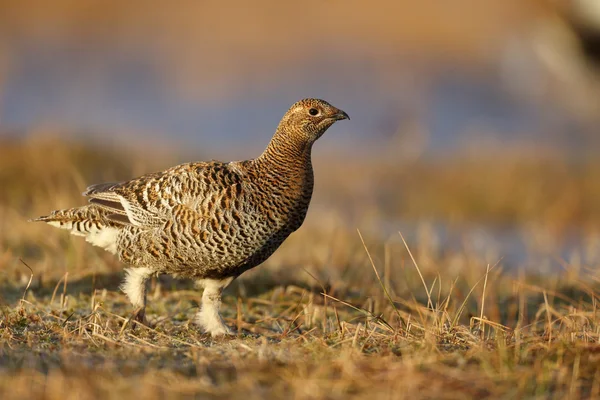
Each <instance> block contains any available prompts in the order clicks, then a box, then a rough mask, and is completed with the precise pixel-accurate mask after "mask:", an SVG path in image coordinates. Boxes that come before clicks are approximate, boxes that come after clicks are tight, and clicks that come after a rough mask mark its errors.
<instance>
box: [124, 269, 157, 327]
mask: <svg viewBox="0 0 600 400" xmlns="http://www.w3.org/2000/svg"><path fill="white" fill-rule="evenodd" d="M152 273H153V271H152V270H151V269H150V268H127V269H126V270H125V281H124V282H123V283H122V284H121V290H122V291H123V292H124V293H125V294H126V295H127V298H129V301H131V304H132V305H133V308H134V310H135V320H136V321H138V322H141V323H142V324H146V282H147V281H148V278H150V276H152Z"/></svg>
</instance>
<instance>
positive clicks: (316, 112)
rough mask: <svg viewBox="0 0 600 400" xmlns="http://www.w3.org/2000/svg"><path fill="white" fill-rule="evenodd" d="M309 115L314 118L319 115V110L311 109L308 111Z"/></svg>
mask: <svg viewBox="0 0 600 400" xmlns="http://www.w3.org/2000/svg"><path fill="white" fill-rule="evenodd" d="M308 113H309V114H310V115H312V116H313V117H314V116H315V115H319V110H317V109H316V108H311V109H310V110H308Z"/></svg>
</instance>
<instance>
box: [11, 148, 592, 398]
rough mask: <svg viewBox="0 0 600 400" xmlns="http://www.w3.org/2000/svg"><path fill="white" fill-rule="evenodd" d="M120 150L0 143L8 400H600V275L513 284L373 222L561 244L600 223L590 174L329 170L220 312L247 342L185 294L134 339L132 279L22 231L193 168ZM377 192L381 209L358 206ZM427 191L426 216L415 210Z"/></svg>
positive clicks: (158, 282)
mask: <svg viewBox="0 0 600 400" xmlns="http://www.w3.org/2000/svg"><path fill="white" fill-rule="evenodd" d="M124 154H126V152H124V151H123V152H122V153H120V152H119V151H116V150H114V149H108V150H102V149H100V150H98V149H96V150H92V149H91V148H90V147H86V146H85V145H80V144H66V143H60V142H57V141H52V140H49V139H43V140H42V139H31V140H28V141H15V142H9V141H4V142H3V143H2V144H1V147H0V187H1V188H2V190H1V191H0V287H1V292H0V293H1V295H0V300H1V301H2V316H1V317H0V336H1V338H0V369H1V371H0V397H1V398H3V399H12V398H29V399H36V398H44V399H53V398H60V399H65V398H77V399H85V398H124V397H126V396H128V395H135V396H138V397H140V398H149V399H153V398H165V397H182V398H183V397H186V398H188V397H198V398H205V397H206V398H227V399H231V398H246V399H251V398H267V397H272V398H298V399H302V398H329V399H341V398H343V399H347V398H362V397H369V398H372V399H380V398H381V399H383V398H385V399H388V398H394V399H396V398H436V399H438V398H461V399H463V398H494V399H496V398H507V399H508V398H560V399H563V398H593V397H599V396H600V368H599V366H600V362H599V361H600V346H599V344H598V342H599V334H600V318H599V317H598V316H597V300H598V298H599V297H598V293H599V292H598V289H599V286H600V285H599V276H598V273H597V271H596V270H595V267H596V266H597V265H596V264H593V263H592V264H586V262H583V261H582V262H581V263H579V264H578V265H570V264H569V263H568V262H566V261H564V260H558V261H560V262H561V263H562V265H563V267H564V268H563V269H562V270H561V271H559V272H557V273H556V274H553V275H540V274H535V273H534V272H535V271H529V272H527V271H526V272H521V273H513V272H507V271H505V267H506V266H505V265H504V262H503V260H501V259H500V260H498V259H494V260H489V259H485V258H484V257H482V256H480V255H477V254H476V253H474V252H472V251H471V250H470V248H469V244H468V243H465V245H464V248H463V249H462V250H460V251H456V250H447V249H438V248H437V247H436V246H434V245H433V244H432V243H433V242H434V240H433V239H432V237H429V236H427V235H421V236H420V237H419V238H418V239H417V240H409V241H408V243H406V244H405V242H404V241H403V239H402V238H401V237H400V235H399V234H397V233H394V234H393V235H392V236H391V237H381V236H380V235H377V234H376V233H377V229H376V226H373V225H369V223H370V221H375V220H377V218H378V217H381V216H382V215H383V216H387V218H388V219H389V220H390V221H391V222H390V221H388V222H390V223H392V224H393V223H394V222H393V221H396V218H402V219H415V220H418V219H420V218H423V217H424V216H426V217H432V216H434V217H436V218H439V219H449V220H459V221H468V220H469V219H477V218H482V217H484V216H485V221H486V222H489V223H492V222H494V223H499V222H502V223H503V224H512V225H515V226H517V227H522V226H525V225H527V224H530V223H536V224H538V226H542V228H541V229H544V231H545V229H546V227H555V228H553V229H552V230H549V232H550V233H549V234H556V235H561V234H562V232H563V231H564V229H565V228H564V227H566V226H576V225H579V226H580V225H581V221H590V222H597V218H598V217H597V215H596V212H597V211H596V210H594V208H593V207H592V203H591V201H592V199H594V198H595V197H594V196H598V195H597V194H596V193H600V180H598V179H593V177H595V176H597V174H598V173H599V171H600V168H598V167H597V166H596V165H594V164H593V163H586V162H582V163H579V164H578V165H577V166H576V167H572V166H569V164H568V163H566V162H561V163H557V162H556V160H555V162H549V161H548V159H545V157H542V156H540V157H537V158H535V159H531V158H530V159H529V160H527V161H523V159H522V158H520V157H519V156H518V155H515V154H513V155H512V156H514V157H512V158H511V155H510V154H505V155H504V157H503V161H504V164H503V166H502V168H500V167H494V165H495V164H493V163H492V164H490V163H489V162H487V161H488V160H482V161H481V162H480V163H479V164H477V160H476V159H475V158H471V159H467V161H465V159H464V158H461V159H460V160H452V159H450V160H445V161H444V164H443V166H444V168H441V167H440V165H441V161H439V160H438V161H437V164H436V163H433V162H427V161H420V162H415V164H414V165H412V166H410V168H403V169H402V170H401V171H400V170H398V169H396V168H390V165H389V164H388V165H377V164H372V163H371V164H368V163H366V162H365V163H364V164H363V165H361V166H360V168H358V167H357V170H356V171H349V170H348V169H347V168H349V166H347V165H342V164H338V163H337V162H333V161H330V163H331V165H330V168H327V169H324V168H321V170H317V177H318V179H321V180H320V181H319V184H318V187H317V194H318V197H317V199H316V204H315V207H314V208H313V209H312V210H311V213H310V216H309V219H308V220H307V223H306V226H304V227H303V228H302V229H301V230H300V231H299V232H298V233H296V234H294V235H293V236H292V237H291V238H290V239H289V241H288V242H286V244H285V245H284V246H283V247H282V249H280V250H279V251H278V252H277V253H276V254H275V255H274V256H273V257H272V258H271V259H270V260H269V261H268V262H267V263H266V265H265V266H262V267H260V268H258V269H256V270H254V271H251V272H249V273H248V274H245V275H244V276H243V277H242V278H240V279H239V280H238V281H237V282H235V283H234V284H233V285H232V287H231V288H230V289H228V290H227V291H226V294H225V298H224V310H223V313H224V316H225V319H226V321H227V323H228V324H229V325H230V326H232V327H235V328H237V332H238V335H237V337H235V338H233V339H226V340H214V339H211V338H209V337H207V336H205V335H203V334H201V333H199V332H198V330H197V329H196V328H195V327H194V326H193V325H190V324H189V323H188V321H189V319H190V317H191V316H192V315H193V313H194V312H195V311H196V309H197V307H198V303H197V302H198V300H199V293H198V292H197V291H196V290H195V289H194V288H193V286H192V285H191V284H189V283H187V282H179V281H174V280H172V279H169V278H166V277H165V278H163V277H161V278H160V279H154V280H153V281H152V282H151V287H150V298H149V310H148V316H149V320H150V322H151V324H152V327H151V328H148V327H144V326H138V327H137V328H136V329H135V330H132V329H131V321H128V318H129V316H130V315H131V311H132V310H131V309H130V307H129V305H128V304H127V301H126V299H125V297H124V295H123V294H122V293H120V292H119V291H118V289H117V287H118V284H119V281H120V278H121V274H120V270H121V265H120V264H119V263H118V262H117V261H116V260H115V259H114V258H113V257H112V256H111V255H109V254H106V253H104V252H102V251H99V250H97V249H95V248H92V247H90V246H88V245H87V244H86V243H85V242H83V241H82V240H80V239H78V238H73V237H69V236H68V235H67V234H65V233H63V232H60V231H57V230H52V229H51V228H50V227H47V226H44V225H34V224H27V223H25V222H24V221H25V220H26V219H27V218H28V217H30V216H35V215H38V214H42V213H44V212H47V211H48V210H50V209H53V208H58V207H63V206H68V205H76V204H83V201H84V200H83V199H82V198H80V197H79V193H80V192H81V191H82V188H84V187H85V185H86V184H87V183H91V182H97V181H103V180H113V179H123V178H126V177H128V176H132V175H135V174H139V173H142V172H145V171H152V170H155V169H157V168H162V167H165V166H167V165H170V164H172V163H173V162H177V161H181V160H180V159H179V158H178V157H175V156H173V155H168V154H166V155H165V154H160V153H157V156H156V157H149V156H148V154H147V153H146V154H144V155H142V154H134V155H130V156H128V157H124V156H123V155H124ZM159 155H160V156H159ZM405 167H406V166H405ZM317 168H319V165H317ZM407 170H409V171H410V173H407V172H406V171H407ZM434 171H437V173H434ZM506 171H510V173H509V172H506ZM349 172H352V173H349ZM354 172H355V173H354ZM490 174H492V175H491V176H492V177H493V179H489V178H490ZM348 176H352V177H353V178H354V181H353V183H354V184H350V183H349V182H348V180H347V179H343V178H344V177H348ZM374 176H377V177H379V178H380V179H373V177H374ZM486 176H487V179H486ZM321 177H322V178H321ZM449 179H452V182H453V184H452V185H450V184H449V183H448V180H449ZM390 181H391V182H395V183H394V184H390V183H389V182H390ZM534 183H538V184H537V185H535V184H534ZM365 188H370V189H372V192H370V193H372V196H365V195H364V194H363V195H360V193H359V192H361V191H362V190H364V189H365ZM401 188H402V189H404V190H400V189H401ZM406 188H410V192H411V193H412V194H406V192H405V190H406ZM565 191H567V192H568V194H569V195H568V196H566V195H565V194H564V192H565ZM415 193H416V194H417V195H418V197H419V200H420V202H417V201H416V200H410V199H411V198H412V197H411V196H417V195H415ZM440 193H443V195H441V194H440ZM540 193H547V194H548V195H546V196H544V195H541V194H540ZM560 194H563V195H562V197H561V196H560ZM531 196H534V197H533V198H531V199H530V201H531V202H532V203H533V205H532V204H529V203H527V202H526V201H525V200H527V199H529V198H530V197H531ZM341 199H344V202H342V201H341ZM407 199H408V200H407ZM524 202H525V204H523V203H524ZM586 202H590V204H589V205H587V203H586ZM596 204H598V203H597V202H596ZM474 205H478V207H475V206H474ZM563 209H566V210H568V212H567V211H564V210H563ZM335 210H337V211H335ZM426 210H427V211H426ZM506 210H508V211H506ZM426 213H429V214H426ZM399 220H400V219H398V221H399ZM590 226H591V224H590ZM357 227H358V228H361V234H360V235H359V234H358V233H357V232H356V230H355V229H356V228H357ZM403 233H404V234H406V235H407V236H409V235H408V234H409V233H410V232H403ZM592 234H593V232H591V233H590V235H592ZM410 236H412V235H410ZM363 238H364V242H363V241H362V239H363ZM409 250H410V251H409ZM19 259H22V260H23V262H24V263H22V262H21V261H19ZM25 264H27V265H25ZM27 266H28V267H27ZM29 268H31V270H30V269H29Z"/></svg>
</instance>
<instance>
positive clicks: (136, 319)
mask: <svg viewBox="0 0 600 400" xmlns="http://www.w3.org/2000/svg"><path fill="white" fill-rule="evenodd" d="M138 324H141V325H146V326H150V325H149V324H148V320H147V319H146V308H139V309H137V310H136V311H135V312H134V314H133V317H132V324H131V330H132V331H135V329H136V328H137V325H138Z"/></svg>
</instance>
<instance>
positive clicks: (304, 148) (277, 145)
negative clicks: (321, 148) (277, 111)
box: [256, 127, 312, 173]
mask: <svg viewBox="0 0 600 400" xmlns="http://www.w3.org/2000/svg"><path fill="white" fill-rule="evenodd" d="M311 152H312V143H310V142H309V141H308V140H306V139H304V138H301V137H299V135H293V134H289V133H287V132H286V131H285V130H284V129H282V128H281V127H279V128H278V129H277V131H276V132H275V135H273V138H272V139H271V141H270V142H269V145H268V146H267V148H266V149H265V151H263V153H262V154H261V155H260V157H258V158H257V159H256V162H257V163H259V164H261V165H268V167H269V169H271V170H274V171H277V172H282V173H285V171H290V172H296V171H297V170H298V169H306V168H307V167H309V168H310V166H311Z"/></svg>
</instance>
